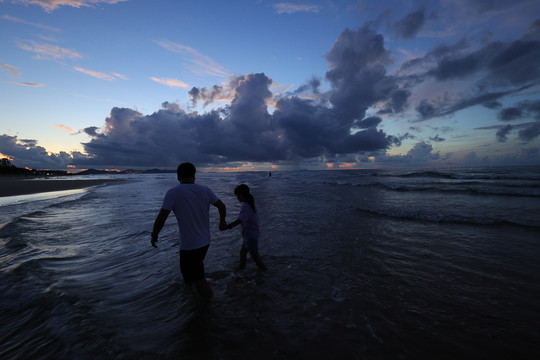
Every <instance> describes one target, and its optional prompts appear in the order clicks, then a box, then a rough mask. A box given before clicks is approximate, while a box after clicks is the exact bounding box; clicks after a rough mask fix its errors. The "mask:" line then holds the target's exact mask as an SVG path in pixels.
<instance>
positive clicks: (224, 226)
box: [219, 221, 227, 231]
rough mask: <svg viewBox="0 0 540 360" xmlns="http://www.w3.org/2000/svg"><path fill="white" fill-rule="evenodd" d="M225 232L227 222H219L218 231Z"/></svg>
mask: <svg viewBox="0 0 540 360" xmlns="http://www.w3.org/2000/svg"><path fill="white" fill-rule="evenodd" d="M223 230H227V222H226V221H220V222H219V231H223Z"/></svg>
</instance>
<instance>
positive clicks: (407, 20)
mask: <svg viewBox="0 0 540 360" xmlns="http://www.w3.org/2000/svg"><path fill="white" fill-rule="evenodd" d="M425 22H426V17H425V9H424V8H421V9H419V10H418V11H416V12H413V13H410V14H409V15H407V16H405V17H404V18H403V19H401V20H399V21H398V22H396V23H395V24H394V31H395V32H396V33H397V34H398V36H399V37H402V38H403V39H412V38H414V37H416V35H417V34H418V32H419V31H420V29H421V28H422V26H423V25H424V23H425Z"/></svg>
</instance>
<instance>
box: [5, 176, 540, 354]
mask: <svg viewBox="0 0 540 360" xmlns="http://www.w3.org/2000/svg"><path fill="white" fill-rule="evenodd" d="M123 178H124V179H125V180H126V181H124V182H121V183H108V184H106V185H104V186H98V187H94V188H91V189H87V190H78V191H70V192H59V193H54V194H42V195H31V196H23V197H12V198H0V206H1V207H0V294H1V295H0V358H1V359H6V360H7V359H97V358H99V359H252V358H257V359H329V358H332V359H334V358H341V359H494V358H507V359H538V358H540V167H525V168H518V167H500V168H455V169H386V170H349V171H295V172H273V174H272V176H271V177H270V176H268V173H265V172H247V173H200V174H198V176H197V182H198V183H201V184H205V185H208V186H210V187H211V188H212V189H213V190H214V192H215V193H216V194H217V195H218V196H219V197H220V198H221V199H222V200H223V201H224V203H225V204H226V205H227V208H228V221H229V222H230V221H233V220H234V219H235V216H236V215H237V214H238V211H239V209H240V204H239V203H238V202H237V200H236V198H235V196H234V194H233V190H234V187H235V186H236V185H238V184H239V183H246V184H248V185H249V186H250V187H251V189H252V193H253V195H254V196H255V201H256V205H257V207H258V211H259V216H260V222H261V224H260V225H261V239H260V243H259V245H260V250H261V255H262V258H263V260H264V261H265V263H266V265H267V266H268V268H269V271H268V272H259V271H258V270H257V269H256V266H255V264H254V263H253V262H252V261H250V260H248V265H247V267H246V269H244V270H237V265H238V254H239V249H240V245H241V237H240V231H239V230H238V229H234V230H232V231H226V232H219V231H218V229H217V225H218V212H217V210H216V209H215V208H212V209H211V226H212V245H211V246H210V249H209V252H208V255H207V258H206V262H205V263H206V276H207V279H208V280H209V281H210V282H211V284H212V287H213V289H214V297H213V298H212V299H211V300H210V301H205V300H202V299H200V298H198V297H197V296H196V295H195V294H194V293H193V292H192V291H190V290H189V288H186V287H185V286H184V284H183V282H182V280H181V276H180V271H179V256H178V248H179V247H178V234H177V231H178V230H177V225H176V220H175V218H174V217H173V216H172V215H171V216H170V217H169V219H168V221H167V223H166V225H165V227H164V229H163V230H162V232H161V237H160V241H159V243H158V246H159V247H158V249H154V248H153V247H152V246H151V245H150V232H151V229H152V224H153V221H154V219H155V216H156V215H157V212H158V210H159V208H160V206H161V201H162V198H163V196H164V194H165V192H166V190H167V189H168V188H170V187H172V186H174V185H176V183H177V182H176V179H175V175H174V174H158V175H129V176H128V175H126V176H124V177H123Z"/></svg>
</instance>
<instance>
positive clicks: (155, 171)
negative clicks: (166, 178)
mask: <svg viewBox="0 0 540 360" xmlns="http://www.w3.org/2000/svg"><path fill="white" fill-rule="evenodd" d="M168 173H176V170H163V169H150V170H133V169H127V170H113V171H110V170H97V169H88V170H83V171H79V172H77V173H70V175H116V174H168Z"/></svg>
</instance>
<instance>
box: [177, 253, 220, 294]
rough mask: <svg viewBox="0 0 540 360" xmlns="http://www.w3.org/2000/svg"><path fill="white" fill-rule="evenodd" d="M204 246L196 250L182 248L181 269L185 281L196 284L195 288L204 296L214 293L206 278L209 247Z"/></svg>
mask: <svg viewBox="0 0 540 360" xmlns="http://www.w3.org/2000/svg"><path fill="white" fill-rule="evenodd" d="M209 246H210V245H206V246H203V247H201V248H199V249H195V250H180V271H181V272H182V277H183V278H184V281H185V282H186V283H188V284H193V283H194V284H195V289H196V290H197V292H198V293H199V295H201V296H203V297H211V296H212V295H213V292H212V288H211V287H210V284H208V282H207V281H206V279H205V278H204V258H205V256H206V252H207V251H208V247H209Z"/></svg>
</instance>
